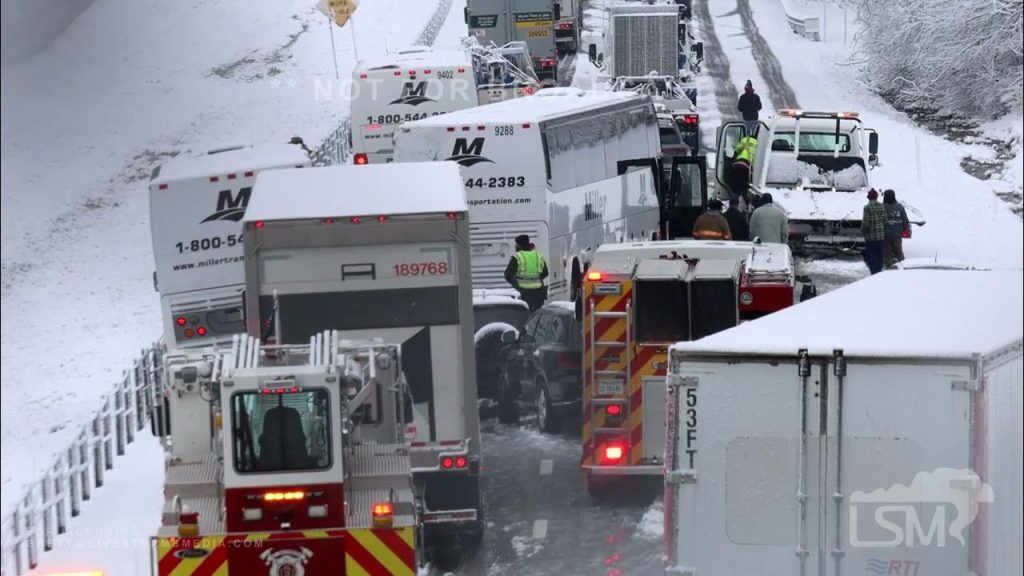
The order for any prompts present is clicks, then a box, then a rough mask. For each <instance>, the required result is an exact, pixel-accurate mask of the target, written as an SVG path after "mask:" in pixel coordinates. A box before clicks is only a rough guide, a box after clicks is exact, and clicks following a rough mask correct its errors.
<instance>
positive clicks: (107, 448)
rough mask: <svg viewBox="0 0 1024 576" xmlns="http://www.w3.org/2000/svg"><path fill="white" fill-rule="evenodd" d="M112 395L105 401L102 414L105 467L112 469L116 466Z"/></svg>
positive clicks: (105, 468)
mask: <svg viewBox="0 0 1024 576" xmlns="http://www.w3.org/2000/svg"><path fill="white" fill-rule="evenodd" d="M110 420H111V417H110V397H109V396H108V397H107V399H106V401H105V402H104V403H103V413H102V414H101V415H100V423H101V426H102V430H103V438H102V442H103V443H102V446H103V469H104V470H110V469H112V468H113V467H114V439H113V438H112V436H113V434H112V433H111V432H112V430H111V425H110V424H111V422H110Z"/></svg>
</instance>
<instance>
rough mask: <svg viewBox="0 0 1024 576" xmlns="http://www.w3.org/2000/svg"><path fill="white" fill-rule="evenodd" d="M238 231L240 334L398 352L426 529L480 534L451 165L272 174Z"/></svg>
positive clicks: (464, 288)
mask: <svg viewBox="0 0 1024 576" xmlns="http://www.w3.org/2000/svg"><path fill="white" fill-rule="evenodd" d="M411 191H415V192H416V193H410V192H411ZM244 226H245V258H246V267H245V271H246V289H247V294H246V313H247V326H248V330H249V334H250V335H251V336H255V337H257V338H262V339H264V340H266V339H268V338H271V337H272V338H274V339H275V340H276V341H277V343H279V344H285V345H290V344H301V343H303V342H306V341H308V340H309V338H310V337H311V336H313V335H315V334H318V333H320V332H322V331H324V330H337V331H339V334H340V337H341V338H344V339H352V340H365V339H372V338H381V339H383V340H384V341H385V342H391V343H395V344H399V345H400V346H401V360H402V366H403V367H404V371H405V378H406V381H407V382H408V385H409V389H410V391H411V395H412V398H411V400H410V404H411V406H410V407H409V409H408V410H407V413H411V414H412V418H411V420H410V421H408V422H406V423H405V437H406V439H407V440H408V441H409V442H410V455H411V458H412V467H413V473H414V474H415V477H416V482H417V487H418V488H419V490H421V492H422V495H423V497H424V498H425V504H426V507H427V510H426V511H425V513H424V515H422V516H421V517H422V518H423V519H424V521H425V522H426V523H427V524H429V525H431V526H432V527H437V528H438V529H443V528H445V527H449V528H451V527H457V528H459V529H460V531H461V530H462V529H465V532H462V533H466V534H470V535H472V534H476V535H479V533H480V524H479V522H478V518H479V516H478V514H479V511H480V485H479V482H480V455H481V452H480V421H479V415H478V413H477V402H476V368H475V356H474V346H473V294H472V287H471V285H470V266H469V221H468V218H467V208H466V200H465V197H464V192H463V187H462V178H461V176H460V175H459V169H458V166H457V165H455V163H452V162H444V163H440V162H439V163H420V164H403V165H400V166H399V165H396V164H381V165H371V166H331V167H326V168H310V169H306V170H281V171H274V172H267V173H265V174H263V175H261V176H260V177H259V178H258V179H257V181H256V185H255V188H254V189H253V196H252V200H251V201H250V203H249V209H248V211H247V213H246V216H245V220H244ZM432 529H433V528H432Z"/></svg>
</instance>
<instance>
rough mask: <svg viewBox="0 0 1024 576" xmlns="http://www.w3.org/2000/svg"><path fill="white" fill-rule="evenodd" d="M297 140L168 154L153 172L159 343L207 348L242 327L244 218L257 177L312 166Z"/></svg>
mask: <svg viewBox="0 0 1024 576" xmlns="http://www.w3.org/2000/svg"><path fill="white" fill-rule="evenodd" d="M309 165H310V159H309V156H308V155H307V154H306V152H305V151H303V149H302V148H301V147H300V146H299V145H294V144H269V145H264V146H251V147H243V146H236V147H232V148H224V149H220V150H211V151H210V152H207V153H205V154H199V155H194V156H178V157H176V158H172V159H170V160H168V161H166V162H164V163H163V164H161V165H160V166H157V167H156V168H155V169H154V170H153V174H152V177H151V178H150V182H149V214H150V222H151V227H152V235H153V258H154V260H155V263H156V270H155V272H154V273H153V285H154V287H155V288H156V290H157V292H159V293H160V306H161V308H162V310H163V325H164V333H163V341H164V343H165V344H166V345H167V346H168V347H170V348H181V347H189V346H192V347H195V346H209V345H211V344H216V343H227V342H230V341H231V337H232V335H234V334H238V333H241V332H244V331H245V322H244V321H243V320H242V291H243V289H244V286H243V274H242V259H243V257H242V225H241V220H242V216H243V215H244V214H245V209H246V206H247V204H248V203H249V198H250V196H251V194H252V185H253V182H254V181H255V179H256V175H257V174H259V173H260V172H261V171H263V170H270V169H275V168H299V167H303V166H309Z"/></svg>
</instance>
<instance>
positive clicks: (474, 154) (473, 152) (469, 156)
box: [445, 138, 494, 167]
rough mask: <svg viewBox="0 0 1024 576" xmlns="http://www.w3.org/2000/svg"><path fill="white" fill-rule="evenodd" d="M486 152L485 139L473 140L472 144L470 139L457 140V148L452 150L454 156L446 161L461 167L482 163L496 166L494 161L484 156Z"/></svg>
mask: <svg viewBox="0 0 1024 576" xmlns="http://www.w3.org/2000/svg"><path fill="white" fill-rule="evenodd" d="M483 152H484V139H483V138H473V141H472V142H470V141H469V139H468V138H456V139H455V146H454V147H453V148H452V155H451V156H449V157H448V158H445V160H451V161H453V162H455V163H457V164H458V165H460V166H466V167H469V166H473V165H475V164H479V163H481V162H490V163H491V164H494V160H491V159H490V158H486V157H484V156H483Z"/></svg>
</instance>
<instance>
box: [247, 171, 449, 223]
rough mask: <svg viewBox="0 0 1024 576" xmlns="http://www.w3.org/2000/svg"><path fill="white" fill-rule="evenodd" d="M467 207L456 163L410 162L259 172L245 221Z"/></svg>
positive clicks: (442, 210) (437, 210) (428, 211)
mask: <svg viewBox="0 0 1024 576" xmlns="http://www.w3.org/2000/svg"><path fill="white" fill-rule="evenodd" d="M466 210H467V208H466V198H465V190H464V188H463V187H462V176H460V174H459V166H458V165H457V164H455V163H454V162H407V163H402V164H373V165H369V166H329V167H325V168H303V169H301V170H271V171H267V172H261V173H260V174H259V175H257V176H256V184H255V185H254V186H253V192H252V197H251V199H250V200H249V206H248V208H247V209H246V211H245V221H246V222H251V221H255V220H298V219H305V218H323V217H339V216H340V217H344V216H371V215H377V214H390V215H396V214H425V213H438V212H465V211H466Z"/></svg>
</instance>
